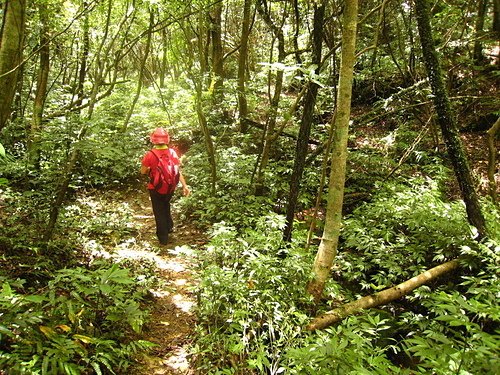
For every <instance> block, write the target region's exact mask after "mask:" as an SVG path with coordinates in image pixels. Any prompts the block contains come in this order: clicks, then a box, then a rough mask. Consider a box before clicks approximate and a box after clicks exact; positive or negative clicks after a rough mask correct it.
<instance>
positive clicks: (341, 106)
mask: <svg viewBox="0 0 500 375" xmlns="http://www.w3.org/2000/svg"><path fill="white" fill-rule="evenodd" d="M357 16H358V1H357V0H352V1H348V2H346V4H345V9H344V19H343V32H342V57H341V62H340V76H339V85H338V87H339V89H338V97H337V112H336V116H335V117H334V118H335V122H334V124H333V126H334V127H335V128H334V138H333V150H332V161H331V172H330V181H329V186H328V203H327V208H326V219H325V228H324V230H323V237H322V238H321V243H320V245H319V249H318V252H317V254H316V258H315V260H314V265H313V275H314V276H313V280H312V281H311V282H310V283H309V285H308V292H309V293H310V294H311V295H312V296H313V297H314V299H315V300H316V301H317V300H319V299H320V297H321V295H322V294H323V289H324V286H325V283H326V281H327V279H328V278H329V277H330V271H331V268H332V265H333V261H334V259H335V256H336V254H337V246H338V241H339V235H340V226H341V221H342V205H343V201H344V184H345V177H346V162H347V139H348V135H349V119H350V116H351V97H352V81H353V71H354V62H355V59H356V56H355V52H356V31H357Z"/></svg>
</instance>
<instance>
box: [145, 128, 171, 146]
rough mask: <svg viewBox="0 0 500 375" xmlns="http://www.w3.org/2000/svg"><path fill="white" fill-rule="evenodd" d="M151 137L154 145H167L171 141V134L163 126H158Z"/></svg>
mask: <svg viewBox="0 0 500 375" xmlns="http://www.w3.org/2000/svg"><path fill="white" fill-rule="evenodd" d="M149 139H150V140H151V143H152V144H154V145H166V144H168V143H169V142H170V136H169V135H168V132H167V131H166V130H165V129H163V128H156V129H155V130H154V132H152V133H151V135H150V136H149Z"/></svg>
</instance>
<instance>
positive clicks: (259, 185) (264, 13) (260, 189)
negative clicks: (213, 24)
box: [255, 0, 286, 195]
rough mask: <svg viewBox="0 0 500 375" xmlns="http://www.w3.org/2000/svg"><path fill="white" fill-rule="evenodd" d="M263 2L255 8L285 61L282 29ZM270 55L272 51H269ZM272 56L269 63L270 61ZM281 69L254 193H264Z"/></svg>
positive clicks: (282, 60) (272, 140) (273, 135)
mask: <svg viewBox="0 0 500 375" xmlns="http://www.w3.org/2000/svg"><path fill="white" fill-rule="evenodd" d="M263 3H265V2H264V1H263V0H257V4H256V7H257V10H258V12H259V14H260V16H261V17H262V19H263V20H264V22H265V23H266V24H267V26H268V27H269V28H270V29H271V30H272V32H273V34H274V36H275V37H276V39H277V41H278V62H279V63H283V62H284V61H285V57H286V53H285V37H284V34H283V29H282V28H281V27H279V26H277V25H276V24H275V23H274V21H273V20H272V19H271V15H270V14H269V10H268V9H267V7H264V5H265V4H263ZM271 56H272V52H271ZM272 62H273V61H272V58H271V61H270V63H272ZM283 76H284V72H283V69H281V68H278V70H277V72H276V79H275V82H274V94H273V96H272V99H271V101H270V108H269V112H268V117H267V122H266V129H265V130H264V134H263V145H262V152H261V155H260V162H259V165H258V167H257V176H256V178H255V195H263V194H264V185H265V181H264V173H265V170H266V168H267V164H268V163H269V155H270V152H271V146H272V144H273V143H274V141H275V140H276V138H275V132H274V130H275V128H276V122H277V117H278V109H279V102H280V99H281V90H282V88H283ZM270 85H271V79H269V86H270Z"/></svg>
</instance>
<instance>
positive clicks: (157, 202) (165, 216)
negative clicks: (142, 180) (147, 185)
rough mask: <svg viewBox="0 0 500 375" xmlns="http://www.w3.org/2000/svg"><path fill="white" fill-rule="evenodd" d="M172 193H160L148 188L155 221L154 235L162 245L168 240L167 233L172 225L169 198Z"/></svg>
mask: <svg viewBox="0 0 500 375" xmlns="http://www.w3.org/2000/svg"><path fill="white" fill-rule="evenodd" d="M172 195H173V194H160V193H158V192H156V191H155V190H149V196H150V197H151V205H152V206H153V214H154V215H155V221H156V235H157V236H158V240H159V241H160V243H161V244H162V245H166V244H167V242H168V233H169V232H170V231H171V230H172V228H173V227H174V221H173V220H172V214H171V212H170V200H171V199H172Z"/></svg>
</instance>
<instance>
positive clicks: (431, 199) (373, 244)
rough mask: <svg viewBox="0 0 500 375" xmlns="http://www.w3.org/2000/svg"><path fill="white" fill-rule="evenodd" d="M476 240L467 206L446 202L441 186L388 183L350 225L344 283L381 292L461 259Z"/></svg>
mask: <svg viewBox="0 0 500 375" xmlns="http://www.w3.org/2000/svg"><path fill="white" fill-rule="evenodd" d="M473 237H474V236H473V231H472V229H471V228H470V227H469V225H468V224H467V222H466V220H465V208H464V206H463V204H462V203H461V202H453V203H447V202H444V201H443V200H442V193H441V192H440V190H439V188H438V184H437V183H435V182H433V181H431V180H424V179H420V178H416V179H413V180H411V181H408V183H407V184H405V185H402V184H395V183H388V184H385V185H381V186H379V193H378V194H377V196H376V197H375V198H374V200H373V201H372V202H370V203H366V204H364V205H362V206H361V207H359V208H358V209H356V210H355V211H354V212H353V214H352V215H351V216H350V217H349V218H348V219H347V220H346V221H345V223H344V231H343V233H342V239H343V244H342V248H343V251H342V252H340V254H339V257H338V259H337V263H338V264H339V269H341V270H342V278H344V279H346V280H348V281H356V282H357V283H358V284H359V285H361V287H362V288H363V289H366V290H367V291H375V290H378V289H382V288H385V287H388V286H392V285H394V284H397V283H399V282H402V281H404V280H407V279H409V278H411V277H413V276H415V275H417V274H419V273H421V272H422V271H423V270H424V269H426V268H427V267H430V266H431V265H432V264H436V263H440V262H443V261H445V260H450V259H452V258H455V257H457V256H458V255H459V249H460V247H461V246H463V245H472V243H473Z"/></svg>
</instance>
